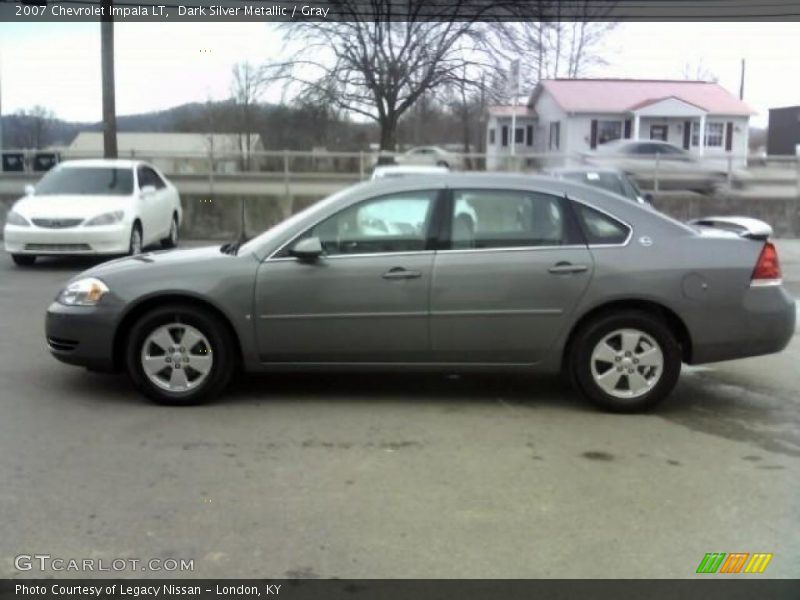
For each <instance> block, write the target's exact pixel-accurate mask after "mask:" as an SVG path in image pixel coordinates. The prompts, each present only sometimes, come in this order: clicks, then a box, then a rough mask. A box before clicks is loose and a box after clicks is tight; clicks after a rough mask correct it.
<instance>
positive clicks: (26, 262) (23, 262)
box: [11, 254, 36, 267]
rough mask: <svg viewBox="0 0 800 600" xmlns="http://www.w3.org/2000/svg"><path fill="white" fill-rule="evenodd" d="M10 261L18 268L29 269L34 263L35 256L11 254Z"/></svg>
mask: <svg viewBox="0 0 800 600" xmlns="http://www.w3.org/2000/svg"><path fill="white" fill-rule="evenodd" d="M11 260H13V261H14V264H15V265H17V266H18V267H30V266H31V265H32V264H33V263H35V262H36V255H35V254H12V255H11Z"/></svg>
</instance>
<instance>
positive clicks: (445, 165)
mask: <svg viewBox="0 0 800 600" xmlns="http://www.w3.org/2000/svg"><path fill="white" fill-rule="evenodd" d="M436 166H437V167H444V168H445V169H449V168H450V165H448V164H447V161H446V160H440V161H439V162H437V163H436Z"/></svg>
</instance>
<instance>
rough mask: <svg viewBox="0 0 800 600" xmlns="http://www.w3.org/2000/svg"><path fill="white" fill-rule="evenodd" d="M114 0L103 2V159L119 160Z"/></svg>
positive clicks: (101, 23) (101, 48)
mask: <svg viewBox="0 0 800 600" xmlns="http://www.w3.org/2000/svg"><path fill="white" fill-rule="evenodd" d="M111 5H112V0H102V3H101V6H102V9H103V16H102V17H100V55H101V70H102V78H103V157H104V158H117V109H116V102H115V99H114V96H115V85H114V18H113V17H112V15H111Z"/></svg>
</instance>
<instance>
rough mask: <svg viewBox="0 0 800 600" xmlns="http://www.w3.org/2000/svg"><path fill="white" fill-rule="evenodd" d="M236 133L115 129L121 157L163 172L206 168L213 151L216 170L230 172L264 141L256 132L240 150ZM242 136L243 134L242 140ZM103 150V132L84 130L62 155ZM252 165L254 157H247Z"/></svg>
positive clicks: (87, 155)
mask: <svg viewBox="0 0 800 600" xmlns="http://www.w3.org/2000/svg"><path fill="white" fill-rule="evenodd" d="M239 137H240V136H238V135H236V134H229V133H213V134H210V133H118V134H117V148H118V154H119V156H120V158H132V157H133V158H141V159H143V160H147V161H149V162H151V163H152V164H154V165H155V166H157V167H158V168H160V169H161V170H162V171H164V172H166V173H204V172H208V163H209V157H210V156H211V155H212V154H213V156H214V166H215V170H216V171H218V172H222V173H232V172H236V171H239V170H241V169H242V167H243V164H244V163H245V162H247V160H248V159H249V158H250V156H249V154H250V153H252V152H262V151H263V150H264V144H263V143H262V142H261V136H260V135H259V134H257V133H253V134H250V148H249V149H246V148H245V149H243V150H244V152H242V150H240V145H239V144H240V142H239ZM244 140H245V138H244V137H242V143H245V142H244ZM102 154H103V134H102V133H101V132H95V131H83V132H81V133H79V134H78V136H77V137H76V138H75V140H74V141H73V142H72V144H70V146H69V148H67V149H66V151H65V152H64V156H63V158H65V159H68V158H90V157H98V156H102ZM249 162H250V165H251V166H250V168H251V169H252V168H254V165H253V163H254V162H255V161H254V160H250V161H249Z"/></svg>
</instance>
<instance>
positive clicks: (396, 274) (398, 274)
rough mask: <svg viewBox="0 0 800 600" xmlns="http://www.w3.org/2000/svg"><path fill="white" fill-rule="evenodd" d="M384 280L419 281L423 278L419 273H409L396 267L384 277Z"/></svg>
mask: <svg viewBox="0 0 800 600" xmlns="http://www.w3.org/2000/svg"><path fill="white" fill-rule="evenodd" d="M382 277H383V278H384V279H417V278H418V277H422V273H420V272H419V271H409V270H407V269H404V268H403V267H394V268H392V269H389V270H388V271H386V273H384V274H383V275H382Z"/></svg>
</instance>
